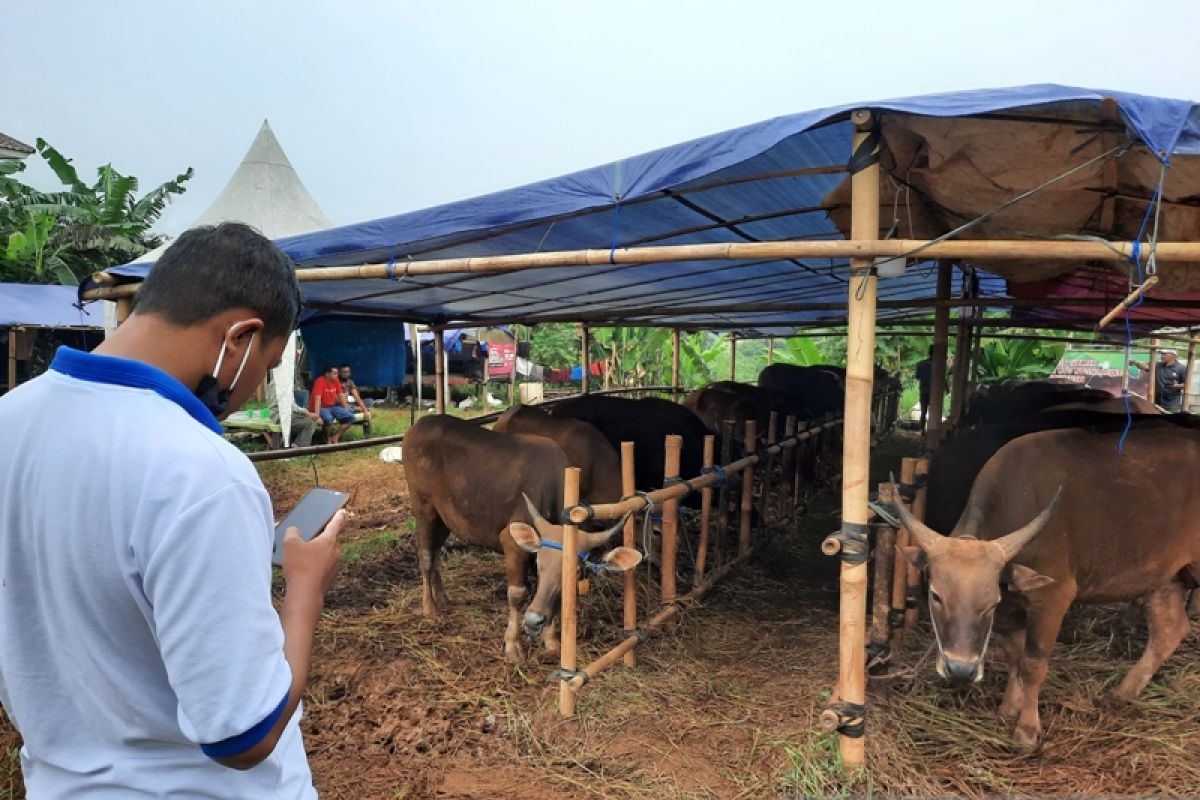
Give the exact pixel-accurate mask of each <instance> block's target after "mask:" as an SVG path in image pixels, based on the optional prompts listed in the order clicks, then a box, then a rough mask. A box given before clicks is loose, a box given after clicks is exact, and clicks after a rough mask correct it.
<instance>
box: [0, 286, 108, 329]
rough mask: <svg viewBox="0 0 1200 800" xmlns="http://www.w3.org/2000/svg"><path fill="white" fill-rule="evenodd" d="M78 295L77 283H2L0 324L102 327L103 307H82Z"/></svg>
mask: <svg viewBox="0 0 1200 800" xmlns="http://www.w3.org/2000/svg"><path fill="white" fill-rule="evenodd" d="M75 297H76V289H75V287H74V286H42V285H37V284H26V283H0V327H4V328H8V327H12V326H16V325H24V326H28V327H41V328H80V327H85V328H103V327H104V309H103V307H102V306H101V305H100V304H98V303H93V304H91V305H88V306H85V307H84V309H83V310H80V309H79V308H77V307H76V305H75V304H76V303H77V302H78V301H77V300H76V299H75Z"/></svg>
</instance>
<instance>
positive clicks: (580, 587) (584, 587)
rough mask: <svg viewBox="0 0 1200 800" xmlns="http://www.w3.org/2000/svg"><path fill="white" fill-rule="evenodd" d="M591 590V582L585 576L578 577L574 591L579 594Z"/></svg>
mask: <svg viewBox="0 0 1200 800" xmlns="http://www.w3.org/2000/svg"><path fill="white" fill-rule="evenodd" d="M591 590H592V583H591V581H589V580H588V579H587V578H580V579H579V583H578V584H577V585H576V591H577V593H579V594H587V593H588V592H590V591H591Z"/></svg>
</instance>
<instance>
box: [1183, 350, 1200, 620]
mask: <svg viewBox="0 0 1200 800" xmlns="http://www.w3.org/2000/svg"><path fill="white" fill-rule="evenodd" d="M1195 379H1196V337H1195V336H1193V337H1192V338H1191V340H1190V341H1189V342H1188V350H1187V378H1186V379H1185V380H1186V383H1185V385H1184V388H1183V410H1184V411H1187V410H1188V409H1189V408H1191V407H1192V400H1193V399H1194V398H1195V396H1196V395H1195V393H1194V392H1192V381H1194V380H1195ZM1197 597H1200V595H1197Z"/></svg>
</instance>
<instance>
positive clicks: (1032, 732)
mask: <svg viewBox="0 0 1200 800" xmlns="http://www.w3.org/2000/svg"><path fill="white" fill-rule="evenodd" d="M1039 733H1040V732H1039V731H1038V729H1037V728H1035V727H1033V726H1032V725H1018V726H1017V728H1016V730H1014V731H1013V742H1014V743H1015V744H1016V745H1017V747H1019V748H1021V749H1022V750H1026V751H1031V750H1036V749H1037V746H1038V739H1039V738H1040V737H1039Z"/></svg>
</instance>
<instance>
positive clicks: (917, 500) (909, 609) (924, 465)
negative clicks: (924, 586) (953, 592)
mask: <svg viewBox="0 0 1200 800" xmlns="http://www.w3.org/2000/svg"><path fill="white" fill-rule="evenodd" d="M914 462H915V463H914V464H913V468H912V473H913V482H914V483H915V484H916V486H917V493H916V496H915V497H914V498H913V503H912V512H913V516H915V517H916V518H917V519H919V520H922V521H923V520H924V519H925V481H926V479H928V477H929V459H928V458H917V459H914ZM910 538H911V532H910ZM905 570H906V586H905V590H904V625H905V627H907V628H911V627H913V626H914V625H916V624H917V617H918V613H917V611H918V609H917V599H918V597H917V595H918V593H919V592H920V590H921V572H920V570H918V569H917V568H916V567H915V566H914V565H912V564H909V563H908V562H907V561H906V562H905Z"/></svg>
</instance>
